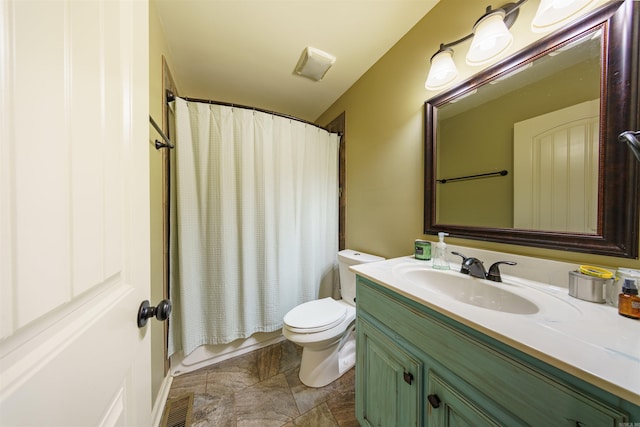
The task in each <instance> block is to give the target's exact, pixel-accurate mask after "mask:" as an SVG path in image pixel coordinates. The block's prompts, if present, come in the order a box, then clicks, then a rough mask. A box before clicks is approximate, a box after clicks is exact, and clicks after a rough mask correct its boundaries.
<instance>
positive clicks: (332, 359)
mask: <svg viewBox="0 0 640 427" xmlns="http://www.w3.org/2000/svg"><path fill="white" fill-rule="evenodd" d="M382 260H384V258H382V257H379V256H375V255H370V254H365V253H363V252H358V251H354V250H351V249H345V250H342V251H340V252H338V263H339V269H340V291H341V294H342V299H341V300H335V299H333V298H323V299H319V300H314V301H309V302H305V303H303V304H300V305H298V306H297V307H294V308H293V309H292V310H291V311H289V312H288V313H287V314H286V315H285V316H284V326H283V327H282V334H283V335H284V336H285V338H287V339H288V340H289V341H291V342H293V343H295V344H297V345H299V346H301V347H302V359H301V361H300V381H302V383H303V384H304V385H306V386H308V387H324V386H325V385H327V384H329V383H331V382H333V381H335V380H337V379H338V378H340V376H342V374H344V373H345V372H347V371H348V370H349V369H351V368H352V367H353V366H354V365H355V363H356V343H355V340H356V338H355V323H356V303H355V299H356V275H355V273H353V272H351V271H349V266H350V265H356V264H364V263H367V262H376V261H382Z"/></svg>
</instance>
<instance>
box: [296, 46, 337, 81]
mask: <svg viewBox="0 0 640 427" xmlns="http://www.w3.org/2000/svg"><path fill="white" fill-rule="evenodd" d="M335 62H336V57H335V56H333V55H330V54H328V53H327V52H323V51H321V50H320V49H316V48H315V47H306V48H305V49H304V50H303V51H302V55H300V59H299V60H298V65H296V68H295V70H294V72H295V74H297V75H299V76H302V77H306V78H308V79H311V80H314V81H316V82H317V81H320V80H322V78H323V77H324V75H325V74H326V73H327V71H328V70H329V68H331V66H332V65H333V64H334V63H335Z"/></svg>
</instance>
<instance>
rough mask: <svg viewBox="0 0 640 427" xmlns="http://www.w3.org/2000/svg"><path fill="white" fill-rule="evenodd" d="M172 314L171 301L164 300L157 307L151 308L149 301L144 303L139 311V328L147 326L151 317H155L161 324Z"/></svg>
mask: <svg viewBox="0 0 640 427" xmlns="http://www.w3.org/2000/svg"><path fill="white" fill-rule="evenodd" d="M170 314H171V301H169V300H168V299H163V300H162V301H160V302H159V303H158V305H157V306H156V307H151V306H150V305H149V301H148V300H144V301H142V304H140V308H139V309H138V328H142V327H144V326H145V325H146V324H147V320H148V319H149V318H150V317H154V316H155V318H156V319H158V320H160V321H161V322H162V321H164V320H167V319H168V318H169V315H170Z"/></svg>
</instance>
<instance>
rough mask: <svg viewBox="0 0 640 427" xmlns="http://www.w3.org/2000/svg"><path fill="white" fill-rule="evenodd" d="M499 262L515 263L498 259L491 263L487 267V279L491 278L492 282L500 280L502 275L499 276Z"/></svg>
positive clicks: (514, 263) (515, 263)
mask: <svg viewBox="0 0 640 427" xmlns="http://www.w3.org/2000/svg"><path fill="white" fill-rule="evenodd" d="M500 264H507V265H517V264H518V263H517V262H513V261H498V262H494V263H493V264H491V267H489V272H488V273H487V280H491V281H494V282H502V277H500V268H499V266H500Z"/></svg>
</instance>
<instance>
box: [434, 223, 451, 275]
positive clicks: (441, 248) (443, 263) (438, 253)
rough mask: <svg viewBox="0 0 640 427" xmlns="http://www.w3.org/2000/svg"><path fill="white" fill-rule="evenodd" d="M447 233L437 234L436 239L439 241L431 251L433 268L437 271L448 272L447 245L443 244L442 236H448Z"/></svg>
mask: <svg viewBox="0 0 640 427" xmlns="http://www.w3.org/2000/svg"><path fill="white" fill-rule="evenodd" d="M448 235H449V233H444V232H442V231H441V232H439V233H438V239H440V241H439V242H438V243H436V244H435V248H434V251H433V268H435V269H437V270H449V263H448V262H447V244H446V243H445V242H444V236H448Z"/></svg>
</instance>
